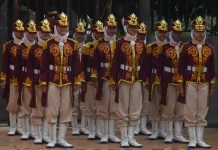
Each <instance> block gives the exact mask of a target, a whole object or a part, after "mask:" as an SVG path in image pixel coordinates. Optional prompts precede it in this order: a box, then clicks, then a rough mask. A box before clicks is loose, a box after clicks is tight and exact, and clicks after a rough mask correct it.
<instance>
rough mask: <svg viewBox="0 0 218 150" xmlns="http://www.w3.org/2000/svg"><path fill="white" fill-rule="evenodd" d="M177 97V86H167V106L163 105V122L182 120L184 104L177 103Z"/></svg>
mask: <svg viewBox="0 0 218 150" xmlns="http://www.w3.org/2000/svg"><path fill="white" fill-rule="evenodd" d="M178 95H179V91H178V90H177V86H176V85H172V84H169V85H168V88H167V98H166V101H167V104H166V105H163V118H164V120H165V121H183V120H184V104H182V103H180V102H178V101H177V98H178Z"/></svg>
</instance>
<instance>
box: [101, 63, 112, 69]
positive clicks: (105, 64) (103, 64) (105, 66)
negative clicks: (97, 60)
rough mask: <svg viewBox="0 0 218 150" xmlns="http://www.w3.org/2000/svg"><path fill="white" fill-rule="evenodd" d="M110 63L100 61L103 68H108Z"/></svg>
mask: <svg viewBox="0 0 218 150" xmlns="http://www.w3.org/2000/svg"><path fill="white" fill-rule="evenodd" d="M109 66H110V64H109V63H104V62H101V67H104V68H109Z"/></svg>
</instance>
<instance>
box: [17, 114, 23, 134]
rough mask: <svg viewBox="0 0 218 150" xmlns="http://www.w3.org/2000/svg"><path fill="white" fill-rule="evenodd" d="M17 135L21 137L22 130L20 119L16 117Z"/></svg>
mask: <svg viewBox="0 0 218 150" xmlns="http://www.w3.org/2000/svg"><path fill="white" fill-rule="evenodd" d="M17 134H19V135H22V134H23V129H22V125H21V119H20V118H19V116H18V115H17Z"/></svg>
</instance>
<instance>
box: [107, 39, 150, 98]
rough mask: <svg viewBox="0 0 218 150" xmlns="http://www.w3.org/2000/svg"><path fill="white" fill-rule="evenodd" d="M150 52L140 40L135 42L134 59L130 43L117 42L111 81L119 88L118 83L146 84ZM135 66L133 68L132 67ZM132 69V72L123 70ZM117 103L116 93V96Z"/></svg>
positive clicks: (123, 40)
mask: <svg viewBox="0 0 218 150" xmlns="http://www.w3.org/2000/svg"><path fill="white" fill-rule="evenodd" d="M149 58H150V52H149V51H148V50H147V49H146V46H145V44H144V43H143V42H142V41H141V40H138V39H137V40H136V41H135V58H134V55H133V53H132V49H131V47H130V41H127V40H125V39H121V40H119V41H118V43H117V46H116V50H115V52H114V58H113V63H112V68H111V75H112V77H113V80H115V82H116V84H117V85H118V86H119V84H120V82H127V83H134V82H135V81H140V82H146V80H147V78H148V75H149V70H150V69H149V68H150V66H149V61H150V59H149ZM134 64H135V66H134ZM123 66H125V68H127V67H132V68H133V69H132V70H128V69H127V70H126V69H124V68H123ZM118 89H119V88H118ZM116 102H118V91H117V95H116Z"/></svg>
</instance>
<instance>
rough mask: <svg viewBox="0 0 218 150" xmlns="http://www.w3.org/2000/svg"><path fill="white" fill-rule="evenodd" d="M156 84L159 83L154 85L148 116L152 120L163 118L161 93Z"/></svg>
mask: <svg viewBox="0 0 218 150" xmlns="http://www.w3.org/2000/svg"><path fill="white" fill-rule="evenodd" d="M158 86H159V85H154V87H153V93H152V98H151V101H150V113H149V117H150V120H152V121H160V120H163V118H162V113H163V107H162V105H161V104H160V99H161V93H160V92H159V91H158Z"/></svg>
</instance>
